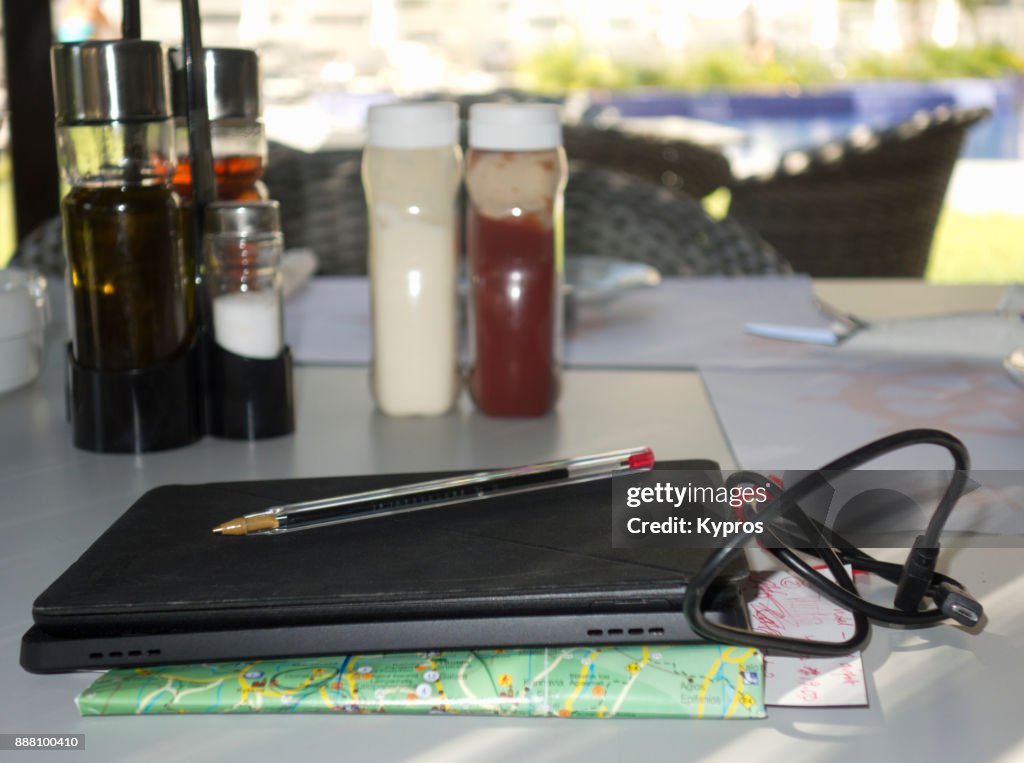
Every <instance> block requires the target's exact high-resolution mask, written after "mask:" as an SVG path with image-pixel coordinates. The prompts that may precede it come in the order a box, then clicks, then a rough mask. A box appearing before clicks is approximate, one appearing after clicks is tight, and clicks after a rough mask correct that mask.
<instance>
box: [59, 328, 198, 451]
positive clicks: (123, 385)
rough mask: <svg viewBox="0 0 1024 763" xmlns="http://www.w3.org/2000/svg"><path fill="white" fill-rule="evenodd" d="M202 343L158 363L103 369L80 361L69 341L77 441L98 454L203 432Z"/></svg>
mask: <svg viewBox="0 0 1024 763" xmlns="http://www.w3.org/2000/svg"><path fill="white" fill-rule="evenodd" d="M200 353H201V345H200V343H199V342H198V341H197V342H194V343H193V344H192V346H191V347H190V348H189V349H188V351H187V352H185V353H183V354H181V355H179V356H177V357H176V358H174V359H173V360H171V361H169V362H167V363H164V364H162V365H159V366H155V367H153V368H146V369H138V370H132V371H98V370H96V369H93V368H86V367H85V366H82V365H80V364H79V363H78V362H77V361H76V360H75V357H74V354H73V353H72V351H71V345H70V344H68V352H67V373H68V376H67V415H68V418H69V419H70V421H71V428H72V438H73V441H74V444H75V446H76V447H78V448H82V449H83V450H91V451H95V452H97V453H145V452H148V451H154V450H167V449H169V448H178V447H181V446H183V445H189V444H191V443H193V442H195V441H196V440H198V439H199V438H200V437H202V436H203V425H202V416H201V411H202V401H201V399H200V390H201V389H202V387H201V385H200V383H199V361H200Z"/></svg>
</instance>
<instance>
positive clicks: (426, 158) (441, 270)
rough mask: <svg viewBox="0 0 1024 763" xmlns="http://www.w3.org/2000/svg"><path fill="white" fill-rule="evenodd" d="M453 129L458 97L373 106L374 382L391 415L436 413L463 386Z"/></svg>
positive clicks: (369, 170)
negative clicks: (453, 101)
mask: <svg viewBox="0 0 1024 763" xmlns="http://www.w3.org/2000/svg"><path fill="white" fill-rule="evenodd" d="M458 131H459V116H458V107H457V106H456V105H455V104H454V103H442V102H434V103H398V104H386V105H382V106H374V107H372V108H371V109H370V112H369V117H368V120H367V145H366V150H365V151H364V153H363V189H364V191H365V193H366V204H367V207H368V209H369V217H370V220H369V228H370V251H369V273H370V301H371V305H372V316H373V365H372V370H371V386H372V388H373V395H374V399H375V400H376V402H377V407H378V408H380V410H381V411H382V412H383V413H386V414H388V415H389V416H438V415H441V414H443V413H446V412H447V411H449V410H450V409H451V407H452V406H453V405H454V403H455V399H456V396H457V394H458V391H459V374H458V347H457V339H458V338H457V332H458V293H457V278H458V258H457V238H456V235H457V234H456V209H457V208H456V193H457V191H458V187H459V183H460V180H461V173H462V152H461V149H460V148H459V145H458Z"/></svg>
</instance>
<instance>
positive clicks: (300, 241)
mask: <svg viewBox="0 0 1024 763" xmlns="http://www.w3.org/2000/svg"><path fill="white" fill-rule="evenodd" d="M359 167H360V162H359V157H358V154H356V153H339V154H333V153H329V154H323V153H318V154H304V153H302V152H299V151H294V150H292V149H286V148H284V147H280V146H278V147H275V148H274V150H272V152H271V161H270V166H269V169H268V172H267V175H266V177H265V180H266V183H267V186H268V188H269V189H270V192H271V196H273V197H274V198H276V199H278V201H280V202H281V211H282V220H283V225H284V227H285V242H286V243H287V245H288V246H289V247H296V246H308V247H310V248H312V249H313V250H314V251H315V252H316V253H317V256H318V257H319V259H320V270H319V272H320V273H321V274H331V275H361V274H365V273H366V251H367V244H368V233H367V221H366V202H365V200H364V197H363V193H362V186H361V180H360V174H359ZM569 177H570V179H569V184H568V187H567V188H566V194H565V240H566V251H567V252H568V253H569V256H572V255H573V254H591V255H605V256H611V257H617V258H621V259H627V260H634V261H640V262H645V263H648V264H650V265H654V266H655V267H657V268H658V269H659V270H660V271H661V272H662V273H663V274H665V275H680V276H685V275H712V274H717V275H741V274H759V273H785V272H789V271H790V268H789V265H788V263H786V262H785V261H784V260H783V259H782V258H780V257H779V256H778V255H777V254H776V253H775V252H774V250H773V249H772V248H771V247H770V246H768V245H767V244H765V242H764V241H763V240H761V239H760V238H759V237H758V236H757V235H756V234H754V233H753V232H751V231H750V230H748V229H747V228H745V227H744V226H742V225H741V224H739V223H736V222H735V221H732V220H724V221H720V222H719V221H715V220H713V219H711V218H710V217H708V216H707V214H706V213H705V212H704V209H703V208H702V207H701V205H700V203H699V202H697V201H695V200H694V199H692V198H690V197H688V196H685V195H682V194H677V193H673V192H671V191H668V190H666V189H665V188H663V187H661V186H660V185H656V184H655V183H652V182H649V181H646V180H643V179H639V178H637V177H635V176H633V175H630V174H627V173H624V172H617V171H613V170H606V169H603V168H600V167H592V166H590V165H588V164H586V163H582V162H574V163H573V165H572V168H571V170H570V175H569Z"/></svg>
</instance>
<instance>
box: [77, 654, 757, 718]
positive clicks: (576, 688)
mask: <svg viewBox="0 0 1024 763" xmlns="http://www.w3.org/2000/svg"><path fill="white" fill-rule="evenodd" d="M78 709H79V711H80V712H81V714H82V715H143V714H153V713H336V712H355V713H448V714H452V715H511V716H555V717H577V718H654V717H665V718H763V717H764V716H765V710H764V659H763V657H762V655H761V653H760V652H758V651H757V650H755V649H748V648H745V647H729V646H719V645H714V644H688V645H668V644H658V645H651V646H641V645H629V646H605V647H561V648H549V649H489V650H476V651H450V652H419V653H415V652H408V653H400V654H351V655H343V656H339V657H315V658H303V659H287V660H257V661H250V662H221V663H210V664H203V665H169V666H161V667H148V668H135V669H120V670H111V671H110V672H108V673H106V674H104V675H103V676H102V677H100V678H99V679H97V680H96V681H95V682H94V683H93V684H92V686H90V687H89V688H88V689H86V690H85V691H84V692H83V693H82V694H81V696H79V697H78Z"/></svg>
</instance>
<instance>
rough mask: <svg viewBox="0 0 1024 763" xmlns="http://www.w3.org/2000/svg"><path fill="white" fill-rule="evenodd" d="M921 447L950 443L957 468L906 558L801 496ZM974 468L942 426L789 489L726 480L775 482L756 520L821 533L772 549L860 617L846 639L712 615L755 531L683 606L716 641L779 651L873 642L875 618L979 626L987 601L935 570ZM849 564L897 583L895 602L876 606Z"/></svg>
mask: <svg viewBox="0 0 1024 763" xmlns="http://www.w3.org/2000/svg"><path fill="white" fill-rule="evenodd" d="M913 445H937V446H939V447H942V448H945V449H946V450H947V451H948V452H949V453H950V455H952V457H953V472H952V477H951V479H950V482H949V484H948V485H947V487H946V490H945V492H944V493H943V495H942V498H941V499H940V500H939V504H938V506H937V507H936V509H935V512H934V513H933V514H932V517H931V519H930V521H929V522H928V526H927V527H926V528H925V531H924V533H923V534H922V535H920V536H918V538H917V539H916V541H915V542H914V545H913V547H912V548H911V550H910V553H909V554H908V555H907V559H906V561H905V562H904V563H903V564H894V563H891V562H883V561H881V560H879V559H875V558H874V557H872V556H870V555H869V554H867V553H865V552H864V551H862V550H861V549H859V548H857V547H856V546H853V545H852V544H850V543H848V542H847V541H846V540H845V539H844V538H842V537H841V536H839V535H838V534H837V533H835V532H833V531H831V530H828V529H826V528H825V527H823V526H822V525H821V524H820V523H818V522H817V521H816V520H814V519H813V518H811V517H809V516H808V515H807V514H806V513H805V512H804V511H803V510H802V509H801V508H800V506H799V501H801V500H803V499H805V498H807V497H808V496H810V495H811V494H812V493H813V492H814V491H816V490H817V489H819V488H820V487H821V485H822V479H821V473H822V472H832V473H837V474H842V473H844V472H849V471H852V470H854V469H856V468H858V467H860V466H863V465H864V464H866V463H868V462H870V461H873V460H875V459H876V458H879V457H880V456H883V455H885V454H887V453H892V452H893V451H897V450H901V449H903V448H907V447H911V446H913ZM969 469H970V456H969V455H968V453H967V448H966V447H965V446H964V444H963V443H962V442H961V441H960V440H959V439H957V438H956V437H954V436H953V435H951V434H949V433H948V432H943V431H941V430H938V429H910V430H907V431H905V432H897V433H896V434H892V435H889V436H887V437H883V438H881V439H879V440H875V441H874V442H871V443H868V444H867V445H864V446H863V447H860V448H857V449H856V450H854V451H851V452H850V453H847V454H846V455H845V456H841V457H839V458H837V459H836V460H834V461H832V462H831V463H829V464H826V465H825V466H823V467H822V468H821V469H820V470H818V471H817V472H812V473H811V474H808V475H807V476H805V477H803V478H802V479H800V480H799V481H798V482H796V484H794V485H792V486H791V487H788V488H785V489H782V488H779V487H776V486H774V485H773V483H771V481H770V480H768V479H767V478H765V477H764V476H763V475H761V474H758V473H756V472H749V471H741V472H736V473H734V474H732V475H730V476H729V478H728V480H727V482H726V484H727V486H728V487H730V488H731V487H734V486H739V485H769V487H768V500H767V501H765V502H764V503H762V504H759V505H758V506H757V507H756V510H755V511H756V513H755V516H756V518H757V519H758V520H760V521H761V522H762V523H763V526H764V527H765V528H768V529H772V528H773V527H781V526H782V525H783V524H784V523H786V522H791V523H793V524H795V525H797V526H798V527H799V529H800V532H801V537H804V538H813V539H816V540H815V543H814V545H811V546H801V547H799V548H793V547H790V546H788V545H786V544H785V543H784V542H783V543H781V544H780V545H779V546H778V547H775V546H769V547H768V548H767V550H768V551H769V552H770V553H772V554H773V555H774V556H775V557H776V558H777V559H779V561H781V562H782V563H783V564H785V565H786V566H787V567H789V569H791V570H792V571H793V572H794V573H795V574H797V575H798V576H799V577H801V578H803V579H804V580H805V581H806V582H807V583H808V584H809V585H811V586H813V587H814V588H815V589H816V590H817V591H819V592H820V593H821V594H822V595H823V596H825V597H826V598H828V599H830V600H831V601H833V602H834V603H835V604H837V605H838V606H840V607H842V608H844V609H846V610H848V611H849V612H850V613H851V614H852V615H853V624H854V633H853V635H852V636H851V637H850V638H849V639H847V640H845V641H836V642H828V641H808V640H804V639H797V638H787V637H785V636H775V635H771V634H767V633H757V632H755V631H752V630H748V629H744V628H736V627H733V626H729V625H723V624H719V623H714V622H712V621H711V620H709V619H708V618H707V617H706V616H705V615H704V609H703V603H704V599H705V597H706V596H707V593H708V591H709V589H711V588H712V587H713V586H714V584H715V581H716V580H717V579H718V578H719V576H720V575H721V574H722V573H723V572H724V570H725V569H726V567H727V566H728V564H729V562H730V561H732V560H733V559H734V558H735V557H736V556H738V555H739V554H741V553H743V547H744V546H745V545H747V544H748V543H750V541H751V540H753V539H755V537H756V533H755V532H754V531H751V532H740V533H737V534H736V535H733V536H731V537H730V538H729V539H728V540H727V541H726V543H725V545H723V546H722V547H721V548H719V549H717V550H716V551H715V553H714V554H712V555H711V557H710V558H709V559H708V561H707V562H706V563H705V565H704V567H703V568H702V569H701V571H700V572H699V573H698V574H697V575H696V577H694V579H693V580H692V581H690V584H689V586H688V587H687V590H686V597H685V600H684V602H683V611H684V613H685V615H686V618H687V620H688V621H689V623H690V626H691V627H692V628H693V630H694V631H695V632H696V633H697V634H699V635H700V636H703V637H704V638H706V639H709V640H711V641H719V642H722V643H727V644H736V645H743V646H753V647H757V648H758V649H762V650H765V651H768V652H772V653H786V654H798V655H812V656H822V657H838V656H842V655H847V654H850V653H851V652H854V651H856V650H858V649H860V648H861V647H862V646H863V645H864V644H865V642H866V641H867V638H868V635H869V632H870V624H869V623H870V622H875V623H879V624H883V625H899V626H904V627H911V628H922V627H929V626H932V625H936V624H938V623H941V622H943V621H945V620H949V619H952V620H955V621H956V622H958V623H960V624H962V625H967V626H973V625H976V624H977V623H978V622H979V621H980V620H981V618H982V615H983V609H982V606H981V604H980V603H979V602H978V601H977V600H975V599H974V598H972V597H971V595H970V594H968V593H967V591H966V590H965V588H964V586H963V585H961V584H960V583H959V582H958V581H956V580H954V579H953V578H951V577H948V576H946V575H943V574H941V573H938V572H936V571H935V566H936V563H937V561H938V555H939V536H940V535H941V534H942V529H943V527H944V526H945V524H946V520H947V519H948V518H949V515H950V512H952V510H953V507H954V506H956V503H957V501H958V500H959V499H960V496H961V495H962V494H963V492H964V488H965V487H966V485H967V474H968V470H969ZM773 534H774V535H775V537H776V539H778V538H780V537H781V536H782V534H781V533H773ZM800 554H804V555H808V556H813V557H817V558H819V559H821V560H822V561H823V562H824V563H825V566H826V568H827V569H828V571H829V572H830V573H831V574H832V577H833V580H830V579H829V578H828V577H826V576H825V575H823V574H822V573H821V572H819V571H818V570H816V569H815V568H814V567H813V566H812V565H811V564H809V563H808V562H807V561H806V560H805V559H804V558H803V557H802V556H801V555H800ZM847 564H849V565H850V566H851V567H853V568H855V569H857V570H861V571H864V572H869V573H872V574H875V575H878V576H879V577H881V578H883V579H885V580H888V581H889V582H891V583H895V584H896V595H895V598H894V600H893V606H891V607H886V606H882V605H879V604H874V603H872V602H869V601H867V600H866V599H864V598H863V597H861V596H860V594H858V593H857V587H856V585H855V583H854V581H853V577H852V576H851V575H850V574H848V573H847V571H846V567H845V565H847ZM926 601H930V602H931V605H930V606H928V605H926V603H925V602H926Z"/></svg>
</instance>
